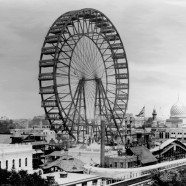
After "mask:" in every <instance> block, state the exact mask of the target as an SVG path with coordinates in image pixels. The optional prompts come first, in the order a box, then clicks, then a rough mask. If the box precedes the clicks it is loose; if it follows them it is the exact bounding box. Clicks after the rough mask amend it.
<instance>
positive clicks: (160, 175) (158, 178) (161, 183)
mask: <svg viewBox="0 0 186 186" xmlns="http://www.w3.org/2000/svg"><path fill="white" fill-rule="evenodd" d="M151 176H152V181H153V186H184V184H183V183H182V176H181V174H180V172H179V171H178V170H175V169H171V170H165V171H161V172H160V171H153V172H152V173H151Z"/></svg>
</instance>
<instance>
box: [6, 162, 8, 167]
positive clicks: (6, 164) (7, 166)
mask: <svg viewBox="0 0 186 186" xmlns="http://www.w3.org/2000/svg"><path fill="white" fill-rule="evenodd" d="M6 169H8V160H6Z"/></svg>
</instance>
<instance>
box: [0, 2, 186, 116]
mask: <svg viewBox="0 0 186 186" xmlns="http://www.w3.org/2000/svg"><path fill="white" fill-rule="evenodd" d="M82 8H95V9H98V10H100V11H101V12H103V13H104V14H105V15H106V16H107V17H109V19H110V20H111V21H112V23H113V24H114V25H115V27H116V28H117V30H118V32H119V34H120V36H121V39H122V41H123V43H124V46H125V50H126V54H127V58H128V63H129V74H130V95H129V103H128V110H127V112H130V113H133V114H134V115H135V114H138V113H139V112H140V110H141V109H142V107H143V106H145V108H146V116H150V115H151V113H152V110H153V108H156V109H157V113H158V115H159V116H161V117H169V111H170V108H171V106H172V105H173V104H174V103H175V102H176V101H177V99H178V95H179V99H180V101H181V102H182V103H183V104H184V105H186V19H185V18H186V1H185V0H151V1H149V0H0V95H1V96H0V116H7V117H9V118H13V119H15V118H32V117H33V116H37V115H44V110H43V108H41V106H40V105H41V99H40V95H39V83H38V79H37V78H38V72H39V64H38V61H39V57H40V52H41V46H42V44H43V41H44V37H45V36H46V34H47V31H48V29H49V27H50V26H51V25H52V23H53V22H54V21H55V19H56V18H58V17H59V16H60V15H61V14H63V13H65V12H67V11H70V10H78V9H82Z"/></svg>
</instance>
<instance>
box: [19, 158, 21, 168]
mask: <svg viewBox="0 0 186 186" xmlns="http://www.w3.org/2000/svg"><path fill="white" fill-rule="evenodd" d="M19 167H21V159H19Z"/></svg>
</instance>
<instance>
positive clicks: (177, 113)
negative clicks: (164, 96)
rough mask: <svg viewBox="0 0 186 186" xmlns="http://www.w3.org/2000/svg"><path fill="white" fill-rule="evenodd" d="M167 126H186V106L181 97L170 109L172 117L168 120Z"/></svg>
mask: <svg viewBox="0 0 186 186" xmlns="http://www.w3.org/2000/svg"><path fill="white" fill-rule="evenodd" d="M166 126H167V127H175V128H177V127H178V128H185V127H186V106H184V105H183V104H182V103H181V102H180V100H179V99H178V101H177V102H176V103H175V104H174V105H173V106H172V107H171V109H170V118H169V119H167V120H166Z"/></svg>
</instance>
